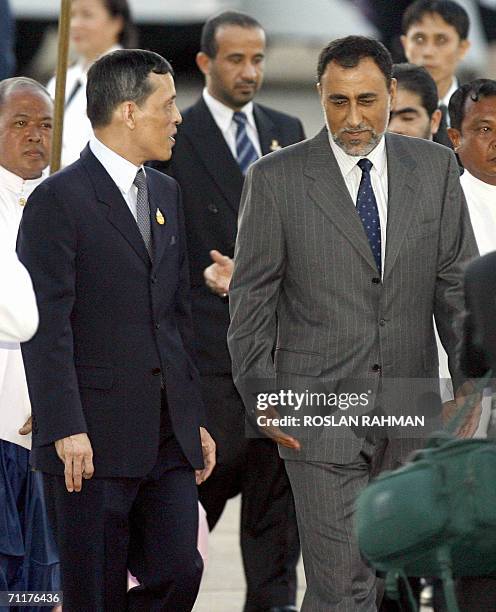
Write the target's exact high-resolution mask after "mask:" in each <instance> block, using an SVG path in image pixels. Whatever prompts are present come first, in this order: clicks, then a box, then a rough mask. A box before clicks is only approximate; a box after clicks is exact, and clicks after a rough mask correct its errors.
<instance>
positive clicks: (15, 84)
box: [0, 76, 52, 113]
mask: <svg viewBox="0 0 496 612" xmlns="http://www.w3.org/2000/svg"><path fill="white" fill-rule="evenodd" d="M21 89H24V90H32V91H39V92H40V93H42V94H44V95H45V96H46V97H47V98H48V99H49V100H50V101H51V102H52V98H51V96H50V94H49V93H48V90H47V89H46V88H45V87H43V85H42V84H41V83H38V81H35V80H34V79H30V78H29V77H23V76H19V77H12V78H10V79H4V80H3V81H0V113H1V112H2V107H3V105H4V104H5V102H6V101H7V98H8V97H9V96H10V94H12V93H14V92H15V91H19V90H21Z"/></svg>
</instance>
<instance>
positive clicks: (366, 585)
mask: <svg viewBox="0 0 496 612" xmlns="http://www.w3.org/2000/svg"><path fill="white" fill-rule="evenodd" d="M387 454H388V449H387V440H379V441H377V442H376V443H374V442H371V441H369V440H364V442H363V447H362V450H361V452H360V453H359V454H358V455H357V457H356V458H355V460H354V461H353V462H351V463H346V464H344V465H339V464H334V463H321V462H316V461H292V460H287V459H286V460H285V464H286V471H287V473H288V476H289V480H290V482H291V487H292V489H293V495H294V500H295V505H296V514H297V520H298V529H299V533H300V543H301V549H302V555H303V564H304V566H305V576H306V580H307V591H306V593H305V598H304V600H303V606H302V608H301V612H376V610H377V608H376V576H375V572H374V570H373V569H372V568H370V567H369V566H368V565H367V564H366V563H365V561H364V560H363V558H362V557H361V555H360V551H359V549H358V544H357V541H356V539H355V535H354V533H353V515H354V509H355V501H356V498H357V496H358V494H359V492H360V491H361V490H362V489H363V488H364V487H366V486H367V484H368V482H369V480H370V479H371V478H372V477H373V476H375V475H376V474H377V473H378V472H379V471H380V469H381V466H383V465H384V462H385V459H386V455H387ZM381 586H382V585H381ZM380 590H382V589H380Z"/></svg>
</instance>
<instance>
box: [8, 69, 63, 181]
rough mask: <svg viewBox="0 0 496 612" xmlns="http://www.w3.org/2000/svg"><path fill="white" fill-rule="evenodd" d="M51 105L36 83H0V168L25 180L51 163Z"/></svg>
mask: <svg viewBox="0 0 496 612" xmlns="http://www.w3.org/2000/svg"><path fill="white" fill-rule="evenodd" d="M52 121H53V103H52V100H51V98H50V95H49V93H48V91H47V90H46V89H45V88H44V87H43V85H40V83H38V82H37V81H34V80H33V79H29V78H27V77H14V78H12V79H5V80H4V81H1V82H0V166H2V167H3V168H5V169H6V170H9V171H10V172H12V173H14V174H16V175H17V176H20V177H21V178H23V179H24V180H28V179H34V178H38V177H39V176H41V173H42V171H43V170H44V168H46V167H47V166H48V163H49V159H50V145H51V137H52Z"/></svg>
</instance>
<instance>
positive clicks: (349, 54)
mask: <svg viewBox="0 0 496 612" xmlns="http://www.w3.org/2000/svg"><path fill="white" fill-rule="evenodd" d="M367 57H370V59H372V60H374V62H375V63H376V64H377V67H378V68H379V70H380V71H381V72H382V74H383V75H384V78H385V79H386V83H387V86H388V87H389V85H390V84H391V78H392V72H393V60H392V59H391V54H390V53H389V51H388V50H387V49H386V47H385V46H384V45H383V44H382V43H381V42H379V41H378V40H374V39H373V38H368V37H366V36H347V37H346V38H338V39H337V40H333V41H331V42H330V43H329V44H328V45H327V47H325V48H324V49H322V51H321V52H320V55H319V62H318V65H317V81H318V82H320V79H321V78H322V75H323V74H324V72H325V69H326V68H327V66H328V64H330V63H331V62H332V61H335V62H337V63H338V64H339V65H340V66H343V68H355V66H357V65H358V62H359V61H360V60H362V59H365V58H367Z"/></svg>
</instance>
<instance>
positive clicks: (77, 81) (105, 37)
mask: <svg viewBox="0 0 496 612" xmlns="http://www.w3.org/2000/svg"><path fill="white" fill-rule="evenodd" d="M71 43H72V46H73V48H74V49H75V50H76V52H77V54H78V56H79V59H78V60H77V62H76V63H75V64H74V65H73V66H71V67H70V68H69V70H68V71H67V82H66V88H65V113H64V133H63V136H62V166H67V165H68V164H71V163H72V162H73V161H75V160H76V159H79V154H80V153H81V151H82V150H83V149H84V147H85V146H86V143H87V142H88V140H89V139H90V137H91V135H92V134H93V132H92V129H91V125H90V122H89V119H88V117H87V115H86V75H87V72H88V70H89V68H90V66H91V65H92V64H93V62H94V61H95V60H97V59H98V58H99V57H101V56H102V55H105V54H106V53H110V52H111V51H115V50H116V49H122V48H124V49H129V48H134V47H136V45H137V34H136V29H135V27H134V25H133V23H132V20H131V11H130V9H129V5H128V2H127V0H72V7H71ZM47 88H48V91H49V92H50V94H51V96H52V97H54V95H55V78H53V79H51V81H50V82H49V83H48V85H47Z"/></svg>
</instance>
